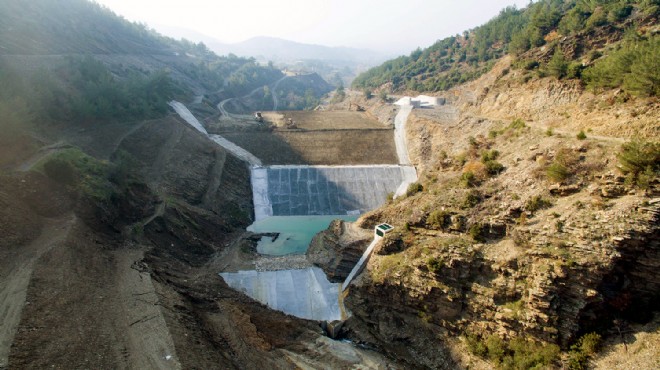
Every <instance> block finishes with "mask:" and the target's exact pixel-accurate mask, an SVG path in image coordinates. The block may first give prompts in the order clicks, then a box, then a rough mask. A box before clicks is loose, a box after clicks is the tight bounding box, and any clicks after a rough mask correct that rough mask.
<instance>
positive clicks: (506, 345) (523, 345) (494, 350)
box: [466, 334, 559, 369]
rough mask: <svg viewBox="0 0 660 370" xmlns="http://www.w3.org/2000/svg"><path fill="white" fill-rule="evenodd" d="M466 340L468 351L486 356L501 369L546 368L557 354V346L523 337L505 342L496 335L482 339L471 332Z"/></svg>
mask: <svg viewBox="0 0 660 370" xmlns="http://www.w3.org/2000/svg"><path fill="white" fill-rule="evenodd" d="M466 342H467V346H468V350H469V351H470V352H472V353H473V354H475V355H477V356H479V357H482V358H488V359H489V360H490V361H492V362H493V363H494V364H496V365H497V367H498V368H502V369H541V368H547V367H548V366H550V365H552V363H553V362H554V361H555V360H556V359H557V357H558V356H559V346H557V345H555V344H541V343H536V342H533V341H528V340H525V339H523V338H513V339H512V340H510V341H509V342H506V341H504V340H502V339H500V338H499V337H498V336H497V335H491V336H489V337H488V338H487V339H486V340H485V341H483V340H480V338H479V337H477V336H476V335H474V334H472V335H468V336H467V337H466Z"/></svg>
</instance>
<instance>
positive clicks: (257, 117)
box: [254, 112, 264, 122]
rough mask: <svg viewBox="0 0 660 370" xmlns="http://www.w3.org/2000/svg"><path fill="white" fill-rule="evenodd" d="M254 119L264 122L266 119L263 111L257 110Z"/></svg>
mask: <svg viewBox="0 0 660 370" xmlns="http://www.w3.org/2000/svg"><path fill="white" fill-rule="evenodd" d="M254 120H255V121H257V122H263V121H264V117H263V116H262V115H261V112H256V113H255V114H254Z"/></svg>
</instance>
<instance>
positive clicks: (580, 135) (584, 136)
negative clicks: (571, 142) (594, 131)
mask: <svg viewBox="0 0 660 370" xmlns="http://www.w3.org/2000/svg"><path fill="white" fill-rule="evenodd" d="M575 137H576V138H577V139H578V140H584V139H586V138H587V134H585V133H584V131H582V130H580V132H578V134H577V135H575Z"/></svg>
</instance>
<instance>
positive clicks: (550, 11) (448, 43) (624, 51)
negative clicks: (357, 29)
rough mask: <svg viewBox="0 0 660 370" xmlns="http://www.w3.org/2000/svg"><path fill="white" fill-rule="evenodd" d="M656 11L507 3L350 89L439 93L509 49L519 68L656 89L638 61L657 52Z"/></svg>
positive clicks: (655, 6)
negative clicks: (489, 17) (471, 26)
mask: <svg viewBox="0 0 660 370" xmlns="http://www.w3.org/2000/svg"><path fill="white" fill-rule="evenodd" d="M659 14H660V1H659V0H541V1H538V2H534V3H531V4H530V5H529V6H528V7H526V8H524V9H516V8H515V7H508V8H506V9H504V10H502V11H501V12H500V14H499V15H498V16H497V17H495V18H494V19H492V20H491V21H489V22H488V23H486V24H484V25H483V26H479V27H477V28H475V29H472V30H470V31H466V32H464V33H463V34H462V35H456V36H452V37H448V38H445V39H442V40H439V41H437V42H436V43H435V44H433V45H432V46H430V47H428V48H426V49H423V50H421V49H417V50H415V51H413V52H412V53H411V54H410V55H409V56H401V57H399V58H396V59H393V60H390V61H388V62H386V63H384V64H383V65H381V66H379V67H375V68H372V69H370V70H369V71H367V72H365V73H363V74H362V75H360V76H358V77H357V78H356V79H355V81H354V82H353V87H355V88H358V89H376V88H380V87H382V86H387V87H388V88H389V90H391V91H400V90H415V91H443V90H447V89H449V88H451V87H453V86H456V85H458V84H461V83H464V82H467V81H471V80H473V79H475V78H477V77H479V76H480V75H482V74H483V73H485V72H486V71H488V70H489V69H490V68H491V67H492V66H493V63H494V61H495V60H496V59H498V58H500V57H502V56H503V55H505V54H507V53H508V54H513V55H515V56H516V57H517V58H518V60H519V63H518V64H516V66H518V67H523V68H527V69H537V70H538V72H539V76H541V77H543V76H547V75H554V76H556V77H558V78H582V79H583V81H584V82H585V83H586V84H587V85H588V86H591V87H594V88H600V87H608V88H609V87H618V86H623V85H625V86H626V87H627V88H628V89H630V91H631V92H633V93H636V94H639V95H657V93H658V87H657V86H658V72H657V71H653V70H648V69H649V68H651V69H653V65H654V63H645V62H643V61H652V60H656V61H657V60H658V58H659V56H658V55H659V53H660V51H659V50H658V44H659V43H658V36H657V32H658V30H657V26H655V28H654V25H657V19H658V15H659ZM621 39H624V41H625V42H623V43H621V44H620V45H617V46H616V47H614V48H610V49H607V50H600V49H602V48H603V47H605V46H607V45H609V44H611V43H612V42H616V41H619V40H621ZM610 53H611V54H612V57H611V58H610V57H608V54H610ZM656 64H657V63H656ZM643 65H645V66H646V67H643ZM656 70H657V68H656ZM628 75H630V76H629V77H626V76H628ZM626 81H627V82H626Z"/></svg>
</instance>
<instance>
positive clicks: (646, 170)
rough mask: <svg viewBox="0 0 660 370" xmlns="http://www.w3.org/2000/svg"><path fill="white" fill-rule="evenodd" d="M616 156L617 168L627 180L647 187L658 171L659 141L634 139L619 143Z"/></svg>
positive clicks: (659, 167)
mask: <svg viewBox="0 0 660 370" xmlns="http://www.w3.org/2000/svg"><path fill="white" fill-rule="evenodd" d="M616 157H617V159H618V160H619V166H618V167H619V170H621V172H623V174H625V175H627V178H628V179H630V180H629V182H630V183H632V184H635V185H638V186H640V187H642V188H646V187H648V186H649V185H650V182H651V181H652V180H653V179H654V178H655V177H657V176H658V174H659V173H660V143H654V142H648V141H641V140H638V139H635V140H633V141H630V142H627V143H624V144H623V145H621V150H620V151H619V153H617V156H616Z"/></svg>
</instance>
